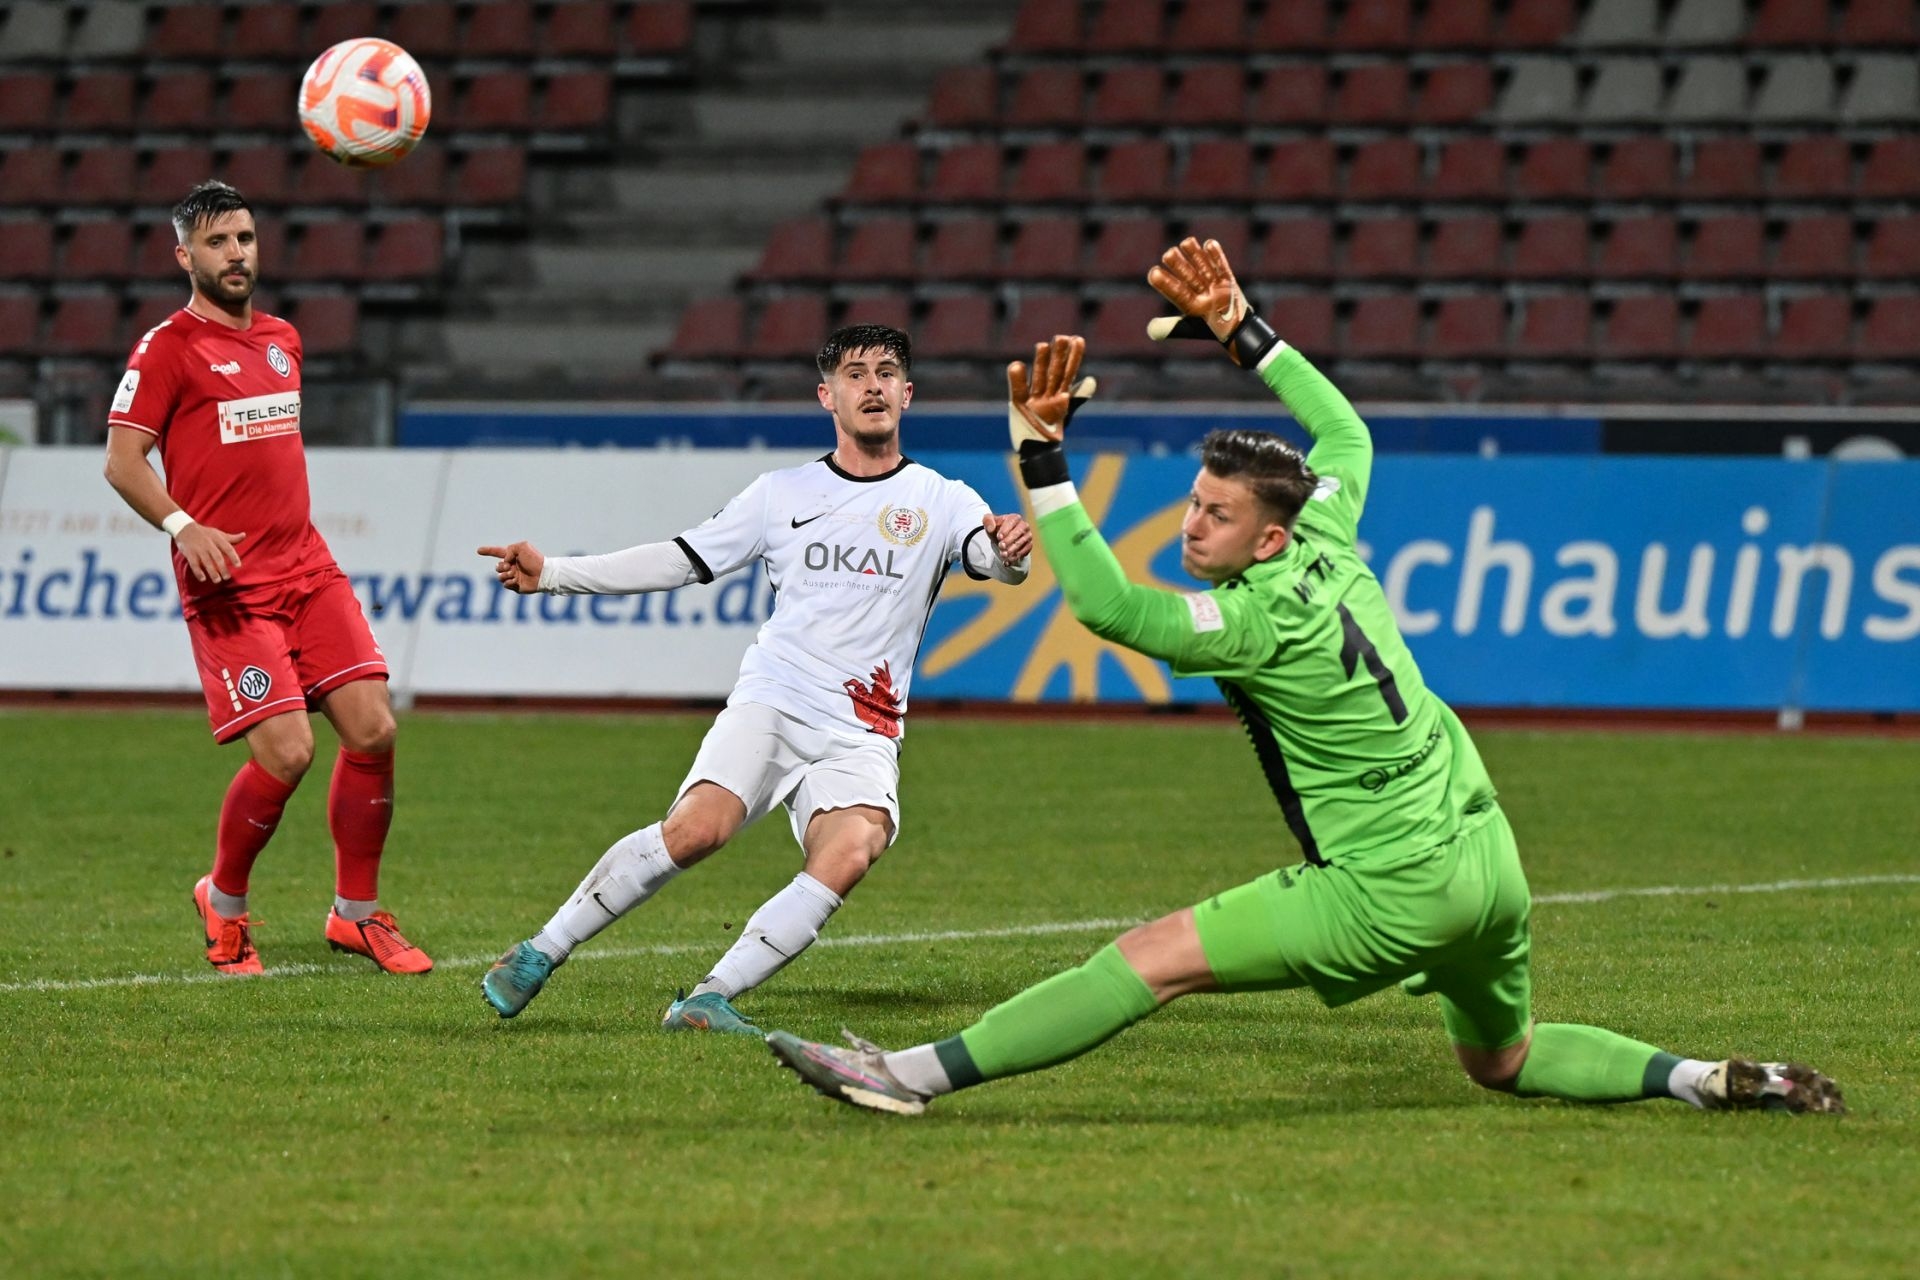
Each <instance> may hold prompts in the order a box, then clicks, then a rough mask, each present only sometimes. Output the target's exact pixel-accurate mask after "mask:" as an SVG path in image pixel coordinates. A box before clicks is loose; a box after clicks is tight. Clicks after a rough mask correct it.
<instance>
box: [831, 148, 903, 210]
mask: <svg viewBox="0 0 1920 1280" xmlns="http://www.w3.org/2000/svg"><path fill="white" fill-rule="evenodd" d="M919 192H920V149H919V148H918V147H916V146H914V145H913V143H911V142H881V143H876V144H875V145H873V146H870V147H863V148H861V151H860V157H859V159H857V160H855V161H854V162H853V176H852V177H850V178H848V179H847V189H846V191H845V192H843V193H842V194H843V196H844V197H845V198H846V199H847V200H849V201H853V202H857V203H860V204H892V203H896V202H899V201H904V200H911V199H913V198H914V197H915V196H916V195H918V194H919Z"/></svg>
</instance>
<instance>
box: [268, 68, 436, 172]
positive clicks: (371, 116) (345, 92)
mask: <svg viewBox="0 0 1920 1280" xmlns="http://www.w3.org/2000/svg"><path fill="white" fill-rule="evenodd" d="M432 114H433V95H432V94H431V93H429V92H428V90H427V77H426V73H425V72H423V71H421V70H420V64H419V63H417V62H415V61H414V60H413V56H412V55H411V54H409V53H408V52H407V51H406V50H405V49H402V48H401V47H400V46H399V45H397V44H394V43H393V42H392V41H389V40H379V39H375V38H374V37H372V36H361V37H358V38H356V39H353V40H342V41H341V42H340V43H339V44H337V45H335V46H333V48H331V49H329V50H327V51H326V52H325V53H323V54H321V55H320V56H319V57H317V58H315V59H314V60H313V65H312V66H310V67H308V68H307V74H306V75H305V76H303V77H301V80H300V126H301V128H303V129H305V130H306V131H307V136H308V137H309V138H312V139H313V145H314V146H316V147H319V148H320V150H322V151H324V152H326V153H327V155H328V156H329V157H330V158H332V159H334V160H336V161H338V162H339V163H341V164H344V165H349V166H351V167H353V168H356V169H383V168H385V167H386V166H387V165H390V164H392V163H393V162H394V161H396V160H398V159H400V157H402V156H404V155H406V154H407V152H409V151H411V150H413V148H414V144H415V143H417V142H419V141H420V136H421V135H422V134H424V133H425V132H426V131H427V119H428V117H430V116H431V115H432Z"/></svg>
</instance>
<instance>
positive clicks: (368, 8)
mask: <svg viewBox="0 0 1920 1280" xmlns="http://www.w3.org/2000/svg"><path fill="white" fill-rule="evenodd" d="M265 7H267V8H273V9H284V8H287V7H288V6H285V5H268V6H265ZM379 25H380V14H379V6H378V5H375V4H370V3H362V0H343V2H342V3H337V4H323V5H321V6H320V7H319V8H318V9H317V10H315V11H314V15H313V25H312V26H311V27H310V28H309V29H308V31H307V43H306V46H305V49H307V50H311V52H312V54H314V55H317V54H319V53H320V51H321V50H323V49H331V48H332V47H333V46H334V45H336V44H339V43H340V42H341V41H342V40H350V39H352V38H353V37H354V36H366V35H373V34H374V33H375V32H376V31H378V30H379ZM403 47H405V48H407V49H408V50H412V48H413V46H412V45H406V46H403Z"/></svg>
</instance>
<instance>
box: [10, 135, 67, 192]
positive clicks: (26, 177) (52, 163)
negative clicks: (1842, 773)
mask: <svg viewBox="0 0 1920 1280" xmlns="http://www.w3.org/2000/svg"><path fill="white" fill-rule="evenodd" d="M60 190H61V183H60V153H59V152H58V151H55V150H53V149H52V148H51V147H19V148H16V149H14V150H11V151H3V152H0V205H30V204H40V203H42V202H51V201H53V200H55V199H57V198H59V196H60Z"/></svg>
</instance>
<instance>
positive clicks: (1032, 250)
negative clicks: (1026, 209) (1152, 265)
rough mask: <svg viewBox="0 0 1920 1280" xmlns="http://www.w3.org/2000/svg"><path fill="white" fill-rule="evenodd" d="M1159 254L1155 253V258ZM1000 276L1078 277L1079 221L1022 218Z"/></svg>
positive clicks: (1012, 277)
mask: <svg viewBox="0 0 1920 1280" xmlns="http://www.w3.org/2000/svg"><path fill="white" fill-rule="evenodd" d="M1158 256H1159V255H1158V253H1156V254H1155V257H1156V258H1157V257H1158ZM1001 274H1002V275H1004V276H1006V277H1007V278H1008V279H1010V280H1072V279H1075V278H1077V277H1078V276H1079V274H1080V219H1078V218H1070V217H1041V218H1027V219H1024V220H1023V221H1022V222H1021V223H1020V226H1019V230H1018V231H1016V232H1015V233H1014V237H1013V247H1012V248H1011V249H1009V250H1008V251H1007V261H1006V265H1005V266H1004V267H1003V268H1002V269H1001Z"/></svg>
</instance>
